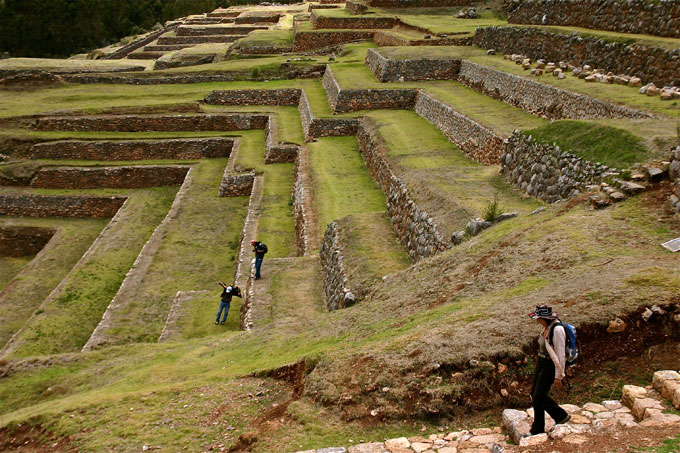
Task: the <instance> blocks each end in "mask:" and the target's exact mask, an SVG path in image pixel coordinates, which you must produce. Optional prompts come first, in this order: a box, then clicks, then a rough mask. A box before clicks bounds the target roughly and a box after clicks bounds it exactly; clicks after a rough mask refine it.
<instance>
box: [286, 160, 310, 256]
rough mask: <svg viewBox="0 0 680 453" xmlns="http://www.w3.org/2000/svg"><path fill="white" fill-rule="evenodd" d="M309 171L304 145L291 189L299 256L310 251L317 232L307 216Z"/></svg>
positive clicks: (296, 165)
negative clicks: (312, 229) (310, 244)
mask: <svg viewBox="0 0 680 453" xmlns="http://www.w3.org/2000/svg"><path fill="white" fill-rule="evenodd" d="M308 171H309V164H308V156H307V148H305V147H302V148H300V150H299V152H298V156H297V159H295V173H294V179H293V189H292V190H291V197H292V198H293V218H294V219H295V239H296V241H295V243H296V244H297V256H303V255H306V254H307V253H309V250H310V247H309V243H310V241H309V239H310V235H311V234H314V235H315V234H316V232H315V231H310V225H309V220H308V219H309V217H308V216H307V208H308V206H309V205H310V201H311V193H309V192H310V187H311V184H310V181H309V173H308Z"/></svg>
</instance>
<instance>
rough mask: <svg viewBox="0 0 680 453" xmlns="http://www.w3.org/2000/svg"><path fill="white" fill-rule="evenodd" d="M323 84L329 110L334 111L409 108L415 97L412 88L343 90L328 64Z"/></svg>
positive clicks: (414, 91) (411, 106)
mask: <svg viewBox="0 0 680 453" xmlns="http://www.w3.org/2000/svg"><path fill="white" fill-rule="evenodd" d="M323 86H324V88H325V89H326V96H327V97H328V103H329V104H330V106H331V110H333V112H335V113H345V112H354V111H357V110H376V109H396V110H405V109H411V108H413V104H414V102H415V98H416V90H414V89H402V90H399V89H388V90H382V89H378V90H343V89H341V88H340V85H339V84H338V81H337V80H336V79H335V76H334V75H333V71H332V70H331V67H330V66H327V67H326V72H325V73H324V75H323Z"/></svg>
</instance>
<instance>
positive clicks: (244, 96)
mask: <svg viewBox="0 0 680 453" xmlns="http://www.w3.org/2000/svg"><path fill="white" fill-rule="evenodd" d="M301 91H302V90H299V89H294V88H282V89H279V90H217V91H212V92H211V93H210V94H208V95H207V96H206V97H205V98H204V99H203V102H205V103H206V104H213V105H298V102H299V101H300V92H301Z"/></svg>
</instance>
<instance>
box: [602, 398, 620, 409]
mask: <svg viewBox="0 0 680 453" xmlns="http://www.w3.org/2000/svg"><path fill="white" fill-rule="evenodd" d="M602 406H604V407H606V408H607V409H609V410H610V411H615V410H616V409H621V408H622V407H623V404H621V401H617V400H608V401H602Z"/></svg>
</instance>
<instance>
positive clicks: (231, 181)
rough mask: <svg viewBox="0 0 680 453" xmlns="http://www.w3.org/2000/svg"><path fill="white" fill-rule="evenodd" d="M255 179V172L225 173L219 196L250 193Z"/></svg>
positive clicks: (238, 195)
mask: <svg viewBox="0 0 680 453" xmlns="http://www.w3.org/2000/svg"><path fill="white" fill-rule="evenodd" d="M254 181H255V173H241V174H233V173H232V174H225V175H224V176H223V177H222V182H221V183H220V190H219V193H218V196H220V197H242V196H248V195H250V192H251V191H252V189H253V182H254Z"/></svg>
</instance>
